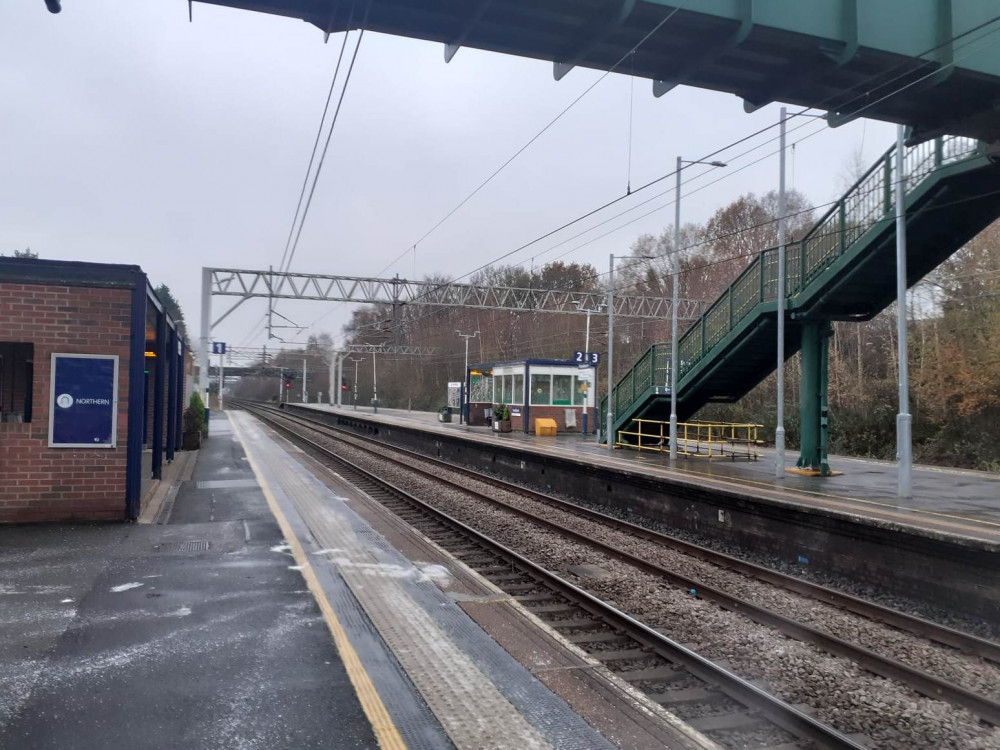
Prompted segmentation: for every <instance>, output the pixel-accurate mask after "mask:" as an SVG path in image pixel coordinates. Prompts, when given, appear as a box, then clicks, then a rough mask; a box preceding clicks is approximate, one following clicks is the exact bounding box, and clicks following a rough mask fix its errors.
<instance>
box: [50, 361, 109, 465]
mask: <svg viewBox="0 0 1000 750" xmlns="http://www.w3.org/2000/svg"><path fill="white" fill-rule="evenodd" d="M117 414H118V357H117V355H111V354H53V355H52V389H51V394H50V398H49V446H50V447H53V448H114V447H115V445H116V441H117V439H118V419H117Z"/></svg>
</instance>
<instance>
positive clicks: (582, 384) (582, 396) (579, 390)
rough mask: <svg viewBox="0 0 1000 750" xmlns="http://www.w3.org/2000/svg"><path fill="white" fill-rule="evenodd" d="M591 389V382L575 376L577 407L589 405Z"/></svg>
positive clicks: (574, 398) (574, 402) (574, 394)
mask: <svg viewBox="0 0 1000 750" xmlns="http://www.w3.org/2000/svg"><path fill="white" fill-rule="evenodd" d="M589 389H590V381H589V380H582V379H581V378H580V377H579V376H577V375H574V376H573V404H574V405H576V406H586V405H587V392H588V391H589Z"/></svg>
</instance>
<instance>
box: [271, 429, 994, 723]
mask: <svg viewBox="0 0 1000 750" xmlns="http://www.w3.org/2000/svg"><path fill="white" fill-rule="evenodd" d="M278 413H281V412H278ZM282 416H284V418H286V419H292V420H296V421H302V422H306V423H313V424H316V425H318V426H320V427H322V428H323V431H328V430H331V429H334V430H336V428H331V427H330V425H326V424H323V423H322V422H317V421H315V420H312V419H310V418H307V417H301V416H300V415H294V416H290V415H287V414H282ZM309 428H310V429H314V430H315V429H316V428H315V427H312V426H310V427H309ZM317 431H320V430H317ZM336 431H337V432H342V431H341V430H336ZM347 434H349V435H350V436H351V437H352V438H355V437H357V436H355V435H353V434H350V433H347ZM337 439H342V438H340V437H339V436H337ZM361 440H362V441H367V442H374V443H375V444H378V445H380V446H382V447H384V448H388V449H390V450H392V451H396V452H401V453H406V454H409V455H410V456H413V457H414V458H415V459H416V460H419V461H423V462H425V463H428V462H429V463H434V464H437V465H443V466H444V467H447V468H448V469H449V470H450V469H451V468H452V467H451V465H449V464H445V463H444V462H439V461H437V459H433V460H429V459H428V458H427V457H425V456H421V455H420V454H413V452H411V451H407V450H405V449H398V448H396V447H395V446H389V445H387V444H386V443H384V442H381V441H373V440H371V439H370V438H361ZM380 458H383V459H385V460H388V461H392V462H393V463H395V464H397V465H399V466H402V467H404V468H406V469H408V470H411V471H414V472H416V473H418V474H421V475H423V476H426V477H428V478H430V479H432V480H434V481H438V482H443V483H445V484H448V485H449V486H452V487H455V488H456V489H459V490H461V491H463V492H467V493H469V494H472V495H474V496H476V497H478V498H480V499H482V500H485V501H487V502H489V503H491V504H492V505H494V506H496V507H499V508H502V509H503V510H506V511H509V512H512V513H514V514H516V515H518V516H520V517H522V518H524V519H526V520H529V521H531V522H533V523H536V524H539V525H541V526H544V527H546V528H549V529H552V530H553V531H556V532H558V533H560V534H562V535H564V536H567V537H570V538H572V539H574V540H576V541H578V542H580V543H582V544H585V545H588V546H590V547H593V548H595V549H598V550H599V551H601V552H603V553H605V554H608V555H611V556H613V557H616V558H618V559H619V560H622V561H624V562H626V563H627V564H629V565H632V566H634V567H636V568H639V569H640V570H644V571H646V572H648V573H652V574H653V575H656V576H659V577H661V578H664V579H666V580H668V581H670V582H671V583H674V584H676V585H678V586H681V587H683V588H685V589H687V590H689V591H694V592H696V595H697V596H699V597H701V598H704V599H706V600H709V601H713V602H715V603H716V604H718V605H719V606H721V607H723V608H724V609H728V610H730V611H734V612H738V613H740V614H743V615H745V616H746V617H748V618H750V619H751V620H753V621H755V622H757V623H759V624H761V625H766V626H768V627H773V628H776V629H777V630H779V631H780V632H782V633H784V634H786V635H788V636H790V637H792V638H795V639H797V640H800V641H803V642H807V643H811V644H813V645H815V646H818V647H819V648H822V649H823V650H825V651H827V652H828V653H831V654H835V655H838V656H842V657H845V658H849V659H851V660H852V661H854V662H856V663H857V664H859V665H860V666H861V667H863V668H864V669H866V670H868V671H870V672H872V673H874V674H877V675H879V676H882V677H887V678H890V679H895V680H898V681H899V682H902V683H904V684H906V685H908V686H910V687H911V688H913V689H914V690H916V691H917V692H919V693H921V694H923V695H925V696H927V697H929V698H935V699H940V700H946V701H948V702H950V703H953V704H954V705H957V706H961V707H963V708H966V709H968V710H969V711H971V712H973V713H974V714H976V715H977V716H978V717H980V718H981V719H983V720H985V721H987V722H989V723H991V724H993V725H994V726H1000V703H998V702H997V701H994V700H993V699H991V698H988V697H986V696H982V695H979V694H978V693H974V692H972V691H971V690H968V689H966V688H963V687H961V686H960V685H956V684H954V683H952V682H949V681H948V680H945V679H942V678H940V677H937V676H936V675H933V674H930V673H927V672H924V671H922V670H919V669H916V668H914V667H911V666H909V665H908V664H905V663H903V662H900V661H898V660H896V659H892V658H890V657H886V656H882V655H881V654H878V653H876V652H874V651H872V650H870V649H868V648H865V647H864V646H859V645H857V644H853V643H850V642H849V641H846V640H844V639H842V638H839V637H838V636H835V635H832V634H830V633H827V632H825V631H823V630H820V629H818V628H815V627H812V626H811V625H806V624H804V623H801V622H798V621H796V620H793V619H791V618H789V617H786V616H784V615H782V614H779V613H777V612H775V611H773V610H771V609H768V608H766V607H762V606H760V605H757V604H755V603H753V602H751V601H748V600H746V599H742V598H740V597H737V596H733V595H731V594H728V593H726V592H725V591H723V590H721V589H719V588H716V587H714V586H711V585H709V584H705V583H703V582H701V581H699V580H697V579H694V578H690V577H688V576H683V575H680V574H678V573H675V572H674V571H671V570H669V569H667V568H664V567H662V566H660V565H657V564H656V563H652V562H649V561H648V560H645V559H643V558H641V557H638V556H636V555H633V554H632V553H630V552H628V551H626V550H624V549H621V548H620V547H617V546H615V545H612V544H609V543H607V542H603V541H601V540H599V539H595V538H594V537H592V536H590V535H588V534H584V533H581V532H578V531H575V530H574V529H569V528H567V527H565V526H563V525H562V524H560V523H558V522H556V521H552V520H550V519H547V518H544V517H542V516H539V515H537V514H535V513H532V512H531V511H527V510H524V509H522V508H518V507H516V506H513V505H510V504H509V503H506V502H504V501H503V500H499V499H497V498H494V497H491V496H489V495H486V494H484V493H481V492H477V491H476V490H472V489H470V488H469V487H467V486H466V485H463V484H461V483H460V482H456V481H453V480H450V479H447V478H445V477H442V476H440V475H439V474H436V473H434V472H432V471H428V470H425V469H421V468H419V467H415V466H411V465H410V464H407V463H405V462H402V461H400V460H399V459H395V458H393V457H392V456H380ZM475 478H477V479H478V480H479V481H484V482H488V483H490V484H493V485H496V484H497V480H495V479H494V478H488V477H485V475H480V476H479V477H475ZM505 489H506V488H505ZM509 491H511V492H515V493H518V494H524V493H523V491H522V490H521V488H517V487H516V486H511V487H510V489H509Z"/></svg>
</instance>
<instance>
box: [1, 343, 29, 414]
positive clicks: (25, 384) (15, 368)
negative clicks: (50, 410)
mask: <svg viewBox="0 0 1000 750" xmlns="http://www.w3.org/2000/svg"><path fill="white" fill-rule="evenodd" d="M34 370H35V345H34V344H20V343H10V342H5V341H0V422H30V421H31V384H32V382H33V381H34Z"/></svg>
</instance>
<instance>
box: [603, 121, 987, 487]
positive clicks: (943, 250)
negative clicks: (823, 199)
mask: <svg viewBox="0 0 1000 750" xmlns="http://www.w3.org/2000/svg"><path fill="white" fill-rule="evenodd" d="M988 152H989V148H988V146H987V144H985V143H983V142H981V141H976V140H973V139H969V138H961V137H944V138H938V139H936V140H933V141H926V142H923V143H920V144H918V145H916V146H912V147H910V148H907V149H906V153H905V167H904V173H905V175H906V178H905V190H906V194H905V202H906V224H907V283H908V285H909V286H912V285H913V284H915V283H916V282H917V281H919V280H920V279H921V278H922V277H923V276H925V275H926V274H927V273H928V272H930V271H931V270H932V269H934V268H935V267H936V266H937V265H938V264H940V263H941V262H942V261H944V260H945V259H946V258H947V257H948V256H950V255H951V254H952V253H954V252H955V251H956V250H958V249H959V248H961V247H962V245H963V244H964V243H965V242H966V241H968V240H969V239H970V238H971V237H973V236H974V235H975V234H977V233H978V232H979V231H980V230H982V229H983V228H984V227H986V226H987V225H988V224H989V223H990V222H992V221H993V220H994V219H996V218H997V216H1000V164H997V163H996V161H995V157H996V156H997V154H996V153H993V154H990V153H988ZM894 157H895V148H892V149H890V150H889V151H887V152H886V153H885V154H884V155H883V156H882V158H881V159H879V160H878V162H876V163H875V164H874V165H873V166H872V167H871V168H870V169H869V170H868V171H867V172H866V173H865V174H864V175H863V176H862V177H861V179H859V180H858V182H857V183H855V184H854V186H853V187H851V189H850V190H848V191H847V193H846V194H845V195H844V196H843V197H842V198H840V200H838V201H837V202H836V203H835V204H834V205H833V206H832V207H831V208H830V210H829V211H827V213H826V214H825V215H824V216H823V217H822V218H821V219H820V220H819V221H818V222H817V223H816V224H815V226H813V228H812V229H811V230H810V231H809V233H808V234H807V235H806V236H805V237H804V238H803V239H802V240H800V241H798V242H794V243H789V244H788V245H787V246H786V269H785V270H786V280H785V283H786V290H787V302H786V304H787V313H786V324H785V336H786V339H785V354H786V356H788V357H790V356H792V355H793V354H794V353H795V352H797V351H799V350H800V349H802V350H803V368H802V369H803V374H804V377H806V376H808V378H809V379H810V382H804V383H803V387H802V388H801V389H800V390H801V393H802V399H801V403H800V408H801V410H802V413H801V417H802V418H803V423H802V431H803V456H802V458H801V459H800V465H802V466H805V467H807V468H814V469H817V470H825V468H826V451H825V435H826V411H825V410H826V369H827V368H826V349H827V347H826V340H827V337H828V333H829V330H830V321H833V320H854V321H861V320H868V319H870V318H872V317H874V316H875V315H876V314H877V313H879V312H880V311H882V310H883V309H885V308H886V307H887V306H888V305H889V304H890V303H892V302H893V301H894V300H895V297H896V287H895V268H896V262H895V242H896V230H895V210H894V209H895V189H896V184H897V183H898V179H897V178H896V177H895V176H894V174H893V173H894V171H895V161H894ZM991 157H994V158H991ZM777 253H778V251H777V248H768V249H767V250H764V251H763V252H761V253H759V254H758V255H757V256H756V258H754V260H753V261H752V262H751V263H750V264H749V265H748V266H747V267H746V268H745V269H744V270H743V272H742V273H741V274H740V275H739V276H738V277H737V278H736V280H735V281H734V282H733V283H732V284H730V285H729V287H728V288H727V289H726V290H725V291H724V292H723V293H722V294H721V295H720V296H719V298H718V299H717V300H716V301H715V302H714V303H713V304H712V306H711V307H709V308H708V310H707V311H706V312H705V313H704V314H703V315H702V316H701V317H700V318H699V319H697V320H696V321H694V323H693V324H692V325H691V326H690V327H689V328H688V329H687V330H686V331H685V332H684V334H683V335H682V336H681V337H680V340H679V344H678V346H679V357H678V358H679V372H678V380H677V401H678V404H677V417H678V420H680V421H684V420H685V419H688V418H689V417H690V416H691V415H693V414H694V413H695V412H696V411H697V410H698V409H700V408H701V407H702V406H704V405H705V404H708V403H713V402H733V401H736V400H737V399H739V398H741V397H742V396H743V395H745V394H746V393H747V392H748V391H749V390H750V389H752V388H753V387H754V386H755V385H757V384H758V383H759V382H760V381H761V380H763V379H764V378H765V377H767V376H768V375H769V374H770V373H772V372H774V370H775V368H776V359H777V340H776V339H777V301H776V299H777V268H778V254H777ZM669 371H670V344H654V345H653V346H651V347H650V348H649V349H648V350H647V351H646V353H645V354H643V355H642V356H641V357H640V358H639V359H638V360H637V361H636V363H635V364H634V365H633V366H632V367H631V368H630V369H629V370H628V372H627V373H625V375H624V376H623V377H622V378H621V379H620V380H619V381H618V383H617V384H616V386H615V389H614V397H615V409H614V412H613V413H614V415H615V419H614V430H615V431H616V432H617V431H618V430H624V429H627V427H628V425H629V423H630V422H631V421H632V420H634V419H640V418H644V419H662V420H667V419H669V416H670V389H669ZM807 371H808V372H807ZM606 410H607V399H604V401H602V403H601V420H600V426H601V440H602V442H603V441H605V440H606V439H607V435H606V425H607V416H606V414H607V411H606ZM813 422H815V423H816V424H815V427H816V430H815V432H816V435H817V440H815V441H814V442H816V443H817V444H816V445H811V444H810V445H806V443H807V442H809V440H808V433H809V432H810V428H811V426H812V423H813Z"/></svg>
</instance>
